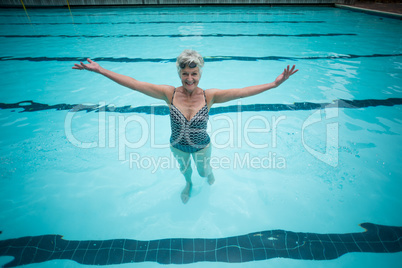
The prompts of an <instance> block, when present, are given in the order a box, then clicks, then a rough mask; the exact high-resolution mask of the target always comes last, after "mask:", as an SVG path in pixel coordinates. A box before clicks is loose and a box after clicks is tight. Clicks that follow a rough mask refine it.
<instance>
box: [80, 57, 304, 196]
mask: <svg viewBox="0 0 402 268" xmlns="http://www.w3.org/2000/svg"><path fill="white" fill-rule="evenodd" d="M88 62H89V64H84V63H82V62H81V63H80V64H74V67H73V69H78V70H89V71H93V72H96V73H99V74H102V75H104V76H105V77H107V78H109V79H111V80H113V81H115V82H116V83H118V84H120V85H122V86H125V87H128V88H130V89H133V90H136V91H139V92H141V93H144V94H146V95H148V96H151V97H154V98H156V99H161V100H164V101H165V102H166V103H167V104H168V105H169V108H170V123H171V130H172V134H171V137H170V148H171V151H172V153H173V155H174V157H175V158H176V160H177V162H178V163H179V166H180V171H181V173H182V174H183V175H184V178H185V179H186V186H185V187H184V189H183V191H182V193H181V199H182V202H183V203H187V202H188V200H189V198H190V196H191V188H192V182H191V175H192V168H191V157H192V158H193V160H194V162H195V166H196V168H197V171H198V173H199V174H200V176H202V177H206V178H207V180H208V183H209V184H210V185H212V184H213V183H214V181H215V178H214V175H213V173H212V168H211V166H210V162H209V161H210V157H211V149H212V148H211V145H210V138H209V136H208V134H207V132H206V129H207V121H208V117H209V115H208V112H209V109H210V108H211V106H212V105H213V104H215V103H222V102H227V101H231V100H235V99H239V98H244V97H249V96H253V95H256V94H259V93H262V92H264V91H266V90H269V89H271V88H275V87H277V86H279V85H280V84H282V83H283V82H285V81H286V80H287V79H288V78H289V77H290V76H291V75H293V74H294V73H296V72H297V71H298V70H295V66H294V65H293V67H292V68H291V69H289V66H287V68H286V69H285V70H284V71H283V72H282V74H280V75H279V76H278V77H277V78H276V79H275V81H274V82H272V83H268V84H263V85H257V86H250V87H245V88H233V89H227V90H219V89H207V90H203V89H201V88H199V87H198V83H199V81H200V79H201V74H202V68H203V66H204V60H203V58H202V56H201V55H200V54H199V53H198V52H196V51H194V50H184V51H183V52H182V53H181V54H180V55H179V56H178V57H177V60H176V67H177V71H178V73H179V77H180V79H181V84H182V85H181V86H180V87H174V86H168V85H155V84H151V83H147V82H141V81H138V80H136V79H134V78H131V77H128V76H125V75H121V74H118V73H115V72H112V71H109V70H107V69H105V68H102V67H101V66H100V65H99V64H98V63H96V62H94V61H92V60H90V59H88Z"/></svg>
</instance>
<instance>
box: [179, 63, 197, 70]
mask: <svg viewBox="0 0 402 268" xmlns="http://www.w3.org/2000/svg"><path fill="white" fill-rule="evenodd" d="M179 66H180V68H181V69H184V68H186V64H185V63H184V62H182V63H180V65H179ZM188 67H190V68H195V67H197V63H195V62H190V63H189V64H188Z"/></svg>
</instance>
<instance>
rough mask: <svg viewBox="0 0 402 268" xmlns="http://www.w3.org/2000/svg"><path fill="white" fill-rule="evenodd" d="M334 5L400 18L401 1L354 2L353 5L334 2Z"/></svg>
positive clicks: (401, 15)
mask: <svg viewBox="0 0 402 268" xmlns="http://www.w3.org/2000/svg"><path fill="white" fill-rule="evenodd" d="M336 6H337V7H340V8H348V9H351V10H356V11H360V12H366V13H372V14H377V15H386V16H390V17H394V18H399V19H402V3H355V4H353V5H345V4H342V5H341V4H336Z"/></svg>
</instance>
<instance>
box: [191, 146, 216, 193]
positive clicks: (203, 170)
mask: <svg viewBox="0 0 402 268" xmlns="http://www.w3.org/2000/svg"><path fill="white" fill-rule="evenodd" d="M211 151H212V146H211V144H209V145H208V146H207V147H205V148H204V149H202V150H200V151H198V152H195V153H193V159H194V162H195V165H196V167H197V171H198V174H200V176H201V177H207V181H208V184H209V185H212V184H213V183H214V182H215V177H214V173H213V172H212V167H211V164H210V160H211Z"/></svg>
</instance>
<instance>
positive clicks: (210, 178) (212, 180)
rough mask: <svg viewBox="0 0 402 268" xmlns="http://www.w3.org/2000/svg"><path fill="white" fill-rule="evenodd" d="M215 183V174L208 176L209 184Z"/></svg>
mask: <svg viewBox="0 0 402 268" xmlns="http://www.w3.org/2000/svg"><path fill="white" fill-rule="evenodd" d="M214 182H215V177H214V173H211V174H209V175H208V184H209V185H212V184H214Z"/></svg>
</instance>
